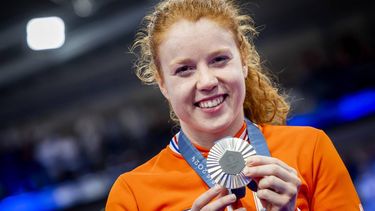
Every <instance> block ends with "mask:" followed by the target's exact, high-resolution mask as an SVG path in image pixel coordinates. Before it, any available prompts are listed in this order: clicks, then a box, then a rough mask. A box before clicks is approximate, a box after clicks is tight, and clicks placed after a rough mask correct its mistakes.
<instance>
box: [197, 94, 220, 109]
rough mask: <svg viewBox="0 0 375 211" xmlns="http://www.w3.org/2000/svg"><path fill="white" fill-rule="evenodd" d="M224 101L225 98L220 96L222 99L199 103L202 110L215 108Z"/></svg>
mask: <svg viewBox="0 0 375 211" xmlns="http://www.w3.org/2000/svg"><path fill="white" fill-rule="evenodd" d="M223 101H224V97H223V96H220V97H218V98H215V99H212V100H207V101H202V102H199V107H200V108H213V107H215V106H218V105H219V104H221V103H222V102H223Z"/></svg>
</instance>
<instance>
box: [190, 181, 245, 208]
mask: <svg viewBox="0 0 375 211" xmlns="http://www.w3.org/2000/svg"><path fill="white" fill-rule="evenodd" d="M214 198H216V200H213V199H214ZM236 200H237V199H236V195H234V194H229V195H228V191H227V189H225V188H223V187H221V186H219V185H215V186H214V187H212V188H210V189H209V190H207V191H206V192H204V193H203V194H202V195H200V196H199V197H198V198H197V199H196V200H195V201H194V203H193V206H192V207H191V211H198V210H201V211H211V210H212V211H213V210H224V209H225V208H226V207H227V206H229V205H231V204H232V203H234V202H235V201H236ZM236 210H237V211H239V210H246V209H245V208H239V209H236Z"/></svg>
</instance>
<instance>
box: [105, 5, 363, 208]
mask: <svg viewBox="0 0 375 211" xmlns="http://www.w3.org/2000/svg"><path fill="white" fill-rule="evenodd" d="M255 34H256V31H255V28H254V26H253V24H252V22H251V19H250V17H248V16H245V15H241V14H240V13H239V9H238V7H237V6H236V5H235V4H234V3H233V2H231V1H228V0H165V1H163V2H161V3H159V4H158V5H157V6H156V9H155V11H154V12H153V13H152V14H150V15H148V16H146V18H145V28H144V30H142V31H141V32H140V33H139V37H138V39H137V40H136V42H135V46H136V47H140V50H141V57H140V60H139V63H138V66H137V73H138V76H139V78H140V79H141V80H142V81H143V82H145V83H149V84H152V83H156V84H157V85H158V86H159V88H160V90H161V92H162V94H163V95H164V97H165V98H166V99H167V100H168V102H169V104H170V107H171V113H172V115H171V116H172V118H173V119H174V120H176V122H177V123H178V124H179V125H180V126H181V131H180V132H179V133H178V134H176V135H175V136H174V137H173V138H172V140H171V141H170V144H169V145H168V146H167V147H166V148H165V149H163V150H162V151H161V152H160V153H159V154H158V155H156V156H155V157H154V158H152V159H151V160H149V161H148V162H146V163H145V164H143V165H141V166H139V167H138V168H136V169H134V170H133V171H131V172H128V173H125V174H123V175H121V176H120V177H119V178H118V179H117V181H116V182H115V184H114V185H113V187H112V190H111V192H110V194H109V197H108V201H107V206H106V210H107V211H119V210H189V209H191V210H224V209H225V208H228V209H229V207H231V208H234V209H245V208H246V209H247V210H297V209H298V210H360V207H361V206H360V201H359V199H358V196H357V193H356V191H355V189H354V186H353V183H352V181H351V179H350V176H349V174H348V172H347V170H346V168H345V166H344V164H343V162H342V161H341V159H340V157H339V155H338V154H337V152H336V150H335V148H334V146H333V145H332V143H331V141H330V139H329V138H328V137H327V136H326V135H325V133H324V132H322V131H320V130H317V129H314V128H310V127H290V126H285V125H284V124H285V119H286V116H287V113H288V110H289V105H288V104H287V103H286V101H285V99H284V97H283V96H281V95H279V94H278V90H277V88H275V87H274V86H273V84H272V83H271V81H270V79H269V78H268V77H267V76H266V75H265V74H264V73H263V70H262V68H261V64H260V58H259V56H258V54H257V52H256V50H255V47H254V45H253V43H252V38H253V36H254V35H255ZM254 125H255V126H254ZM254 133H259V134H260V135H259V136H258V137H260V139H262V140H264V142H263V144H264V145H263V146H265V151H268V152H270V156H263V155H259V154H258V155H255V156H251V157H250V158H249V159H247V160H246V166H245V168H244V169H243V173H244V174H245V175H246V176H247V177H249V178H253V179H254V180H255V181H256V183H257V187H258V188H257V189H253V191H252V190H250V189H249V188H246V195H245V196H244V197H243V198H236V195H235V194H231V193H228V192H227V191H226V189H225V188H223V187H220V186H219V185H212V184H210V182H207V179H206V178H204V177H205V173H206V172H205V169H203V170H202V169H199V168H198V167H197V166H198V165H199V164H201V163H202V161H199V160H198V161H197V160H194V159H195V157H194V156H195V155H193V156H191V155H189V153H187V154H188V155H186V152H185V151H186V150H185V148H182V147H181V144H182V143H183V140H182V139H184V140H188V141H187V142H188V143H187V144H190V145H192V146H193V148H194V149H197V150H198V151H197V152H198V154H202V155H203V157H206V156H207V153H208V151H209V149H210V148H211V147H212V146H213V145H214V144H215V141H217V140H219V139H221V138H223V137H227V136H233V137H239V138H241V139H243V140H244V141H248V142H250V143H251V144H253V143H254V144H255V142H256V141H257V139H258V138H253V137H254V136H253V134H254ZM184 143H185V142H184ZM256 150H257V148H256ZM257 152H258V150H257ZM265 154H267V153H265ZM189 156H190V157H189ZM191 159H192V160H193V162H192V160H191ZM200 162H201V163H200ZM194 165H196V166H194ZM199 170H202V171H201V172H199Z"/></svg>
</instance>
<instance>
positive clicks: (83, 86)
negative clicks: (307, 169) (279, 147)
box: [0, 0, 375, 210]
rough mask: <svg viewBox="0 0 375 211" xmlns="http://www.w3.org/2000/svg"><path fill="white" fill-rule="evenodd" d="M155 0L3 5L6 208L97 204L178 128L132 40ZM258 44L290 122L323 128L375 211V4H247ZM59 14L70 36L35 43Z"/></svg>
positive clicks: (0, 78) (1, 175)
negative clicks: (44, 23)
mask: <svg viewBox="0 0 375 211" xmlns="http://www.w3.org/2000/svg"><path fill="white" fill-rule="evenodd" d="M155 3H156V1H151V0H148V1H147V0H137V1H135V0H134V1H133V0H50V1H47V0H44V1H43V0H29V1H26V0H24V1H4V2H2V3H1V6H0V106H1V109H0V200H1V201H0V210H101V209H103V208H104V205H105V200H106V196H107V194H108V191H109V188H110V187H111V185H112V183H113V181H114V180H115V179H116V178H117V176H119V175H120V174H121V173H123V172H126V171H128V170H130V169H132V168H134V167H135V166H137V165H139V164H140V163H142V162H144V161H146V160H148V159H149V158H151V157H152V156H153V155H155V154H156V153H157V152H158V151H159V150H160V149H161V148H164V147H165V146H166V145H167V144H168V141H169V138H170V137H171V136H172V135H173V134H174V132H175V131H176V127H175V126H174V124H173V122H171V121H170V120H169V114H168V112H169V111H168V106H167V103H166V102H165V100H164V99H163V98H162V95H161V94H160V93H159V90H158V89H157V87H147V86H144V85H142V84H141V82H140V81H139V80H137V79H136V77H135V74H134V71H133V68H132V63H133V62H134V56H133V55H131V54H130V53H129V47H130V45H131V43H132V41H133V39H134V35H135V33H136V29H137V27H138V25H139V23H140V21H141V19H142V17H143V16H144V15H145V14H146V12H147V11H150V9H151V8H152V6H153V5H155ZM242 3H243V5H244V7H243V8H244V9H245V10H246V11H247V12H248V13H249V14H250V15H251V16H252V17H253V18H254V20H255V22H256V25H257V26H258V29H259V31H260V35H259V37H258V38H257V39H256V41H255V43H256V46H257V49H258V50H259V52H260V54H261V57H262V58H263V61H264V65H265V66H266V67H268V69H270V71H272V72H273V73H274V74H275V75H276V76H277V79H278V81H279V82H280V83H281V84H282V87H283V89H284V90H285V91H286V92H287V93H289V95H290V96H291V97H290V101H291V102H292V112H291V115H290V117H289V124H290V125H311V126H315V127H318V128H321V129H324V130H325V131H326V132H327V133H328V135H329V136H330V137H331V138H332V140H333V142H334V144H335V146H336V148H337V150H338V151H339V153H340V155H341V156H342V158H343V160H344V162H345V163H346V165H347V167H348V170H349V172H350V174H351V176H352V179H353V181H354V182H355V185H356V187H357V191H358V193H359V194H360V196H361V200H362V202H363V203H364V206H365V210H375V206H374V201H375V194H374V193H373V189H374V188H375V177H374V174H375V164H374V160H375V157H374V155H375V153H374V152H375V142H374V140H375V135H374V132H373V131H374V129H375V115H374V114H375V103H374V99H375V94H374V93H375V91H374V90H375V83H374V79H375V73H374V67H375V65H374V61H375V60H374V58H375V43H374V39H373V37H375V28H374V25H375V18H374V16H375V13H374V12H373V11H374V9H375V5H374V4H375V3H374V1H357V2H353V1H346V0H344V1H338V0H328V1H327V0H325V1H323V0H318V1H312V0H305V1H297V0H286V1H270V0H262V1H261V0H254V1H242ZM46 16H58V17H60V18H62V19H63V20H64V22H65V27H66V41H65V44H64V46H62V47H61V48H59V49H53V50H45V51H33V50H31V49H30V48H28V46H27V44H26V24H27V22H28V21H29V20H30V19H31V18H35V17H46Z"/></svg>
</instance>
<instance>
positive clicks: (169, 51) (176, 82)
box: [158, 18, 247, 147]
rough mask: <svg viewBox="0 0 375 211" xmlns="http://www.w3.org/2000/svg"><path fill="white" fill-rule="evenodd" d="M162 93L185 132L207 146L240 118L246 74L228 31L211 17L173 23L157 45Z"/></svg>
mask: <svg viewBox="0 0 375 211" xmlns="http://www.w3.org/2000/svg"><path fill="white" fill-rule="evenodd" d="M158 61H159V64H160V69H161V70H160V71H161V75H162V76H161V79H160V80H159V81H158V84H159V87H160V89H161V91H162V93H163V95H164V96H165V97H166V98H167V99H168V101H169V102H170V104H171V106H172V108H173V110H174V112H175V113H176V116H177V117H178V119H179V121H180V125H181V127H182V129H183V131H184V132H185V133H186V134H187V136H188V137H189V138H190V139H191V140H192V141H193V142H196V143H197V144H199V145H201V146H205V147H210V146H212V144H213V142H214V141H216V140H217V139H219V138H222V137H224V136H233V135H234V134H235V133H236V132H237V131H238V130H239V129H240V128H241V126H242V124H243V121H244V114H243V102H244V99H245V77H246V75H247V68H245V67H244V65H243V64H242V61H241V55H240V53H239V50H238V48H237V45H236V42H235V40H234V38H233V35H232V33H231V32H230V31H229V30H226V29H225V28H223V27H221V26H220V25H218V24H217V23H216V22H214V21H212V20H209V19H205V18H203V19H200V20H198V21H196V22H191V21H188V20H185V19H182V20H180V21H177V22H176V23H174V24H173V25H172V26H171V27H170V28H169V30H168V31H167V32H166V33H165V34H164V36H163V39H162V42H161V44H160V45H159V48H158Z"/></svg>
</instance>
